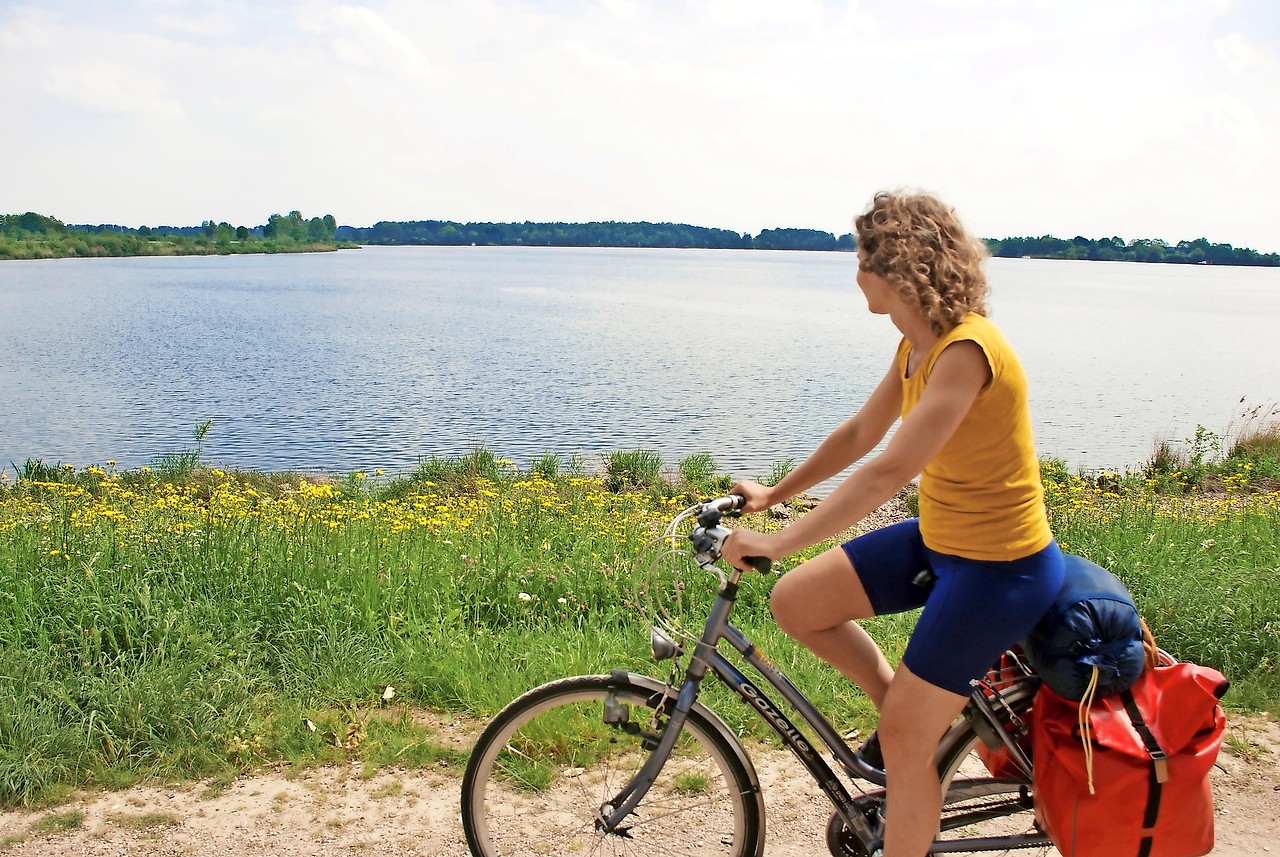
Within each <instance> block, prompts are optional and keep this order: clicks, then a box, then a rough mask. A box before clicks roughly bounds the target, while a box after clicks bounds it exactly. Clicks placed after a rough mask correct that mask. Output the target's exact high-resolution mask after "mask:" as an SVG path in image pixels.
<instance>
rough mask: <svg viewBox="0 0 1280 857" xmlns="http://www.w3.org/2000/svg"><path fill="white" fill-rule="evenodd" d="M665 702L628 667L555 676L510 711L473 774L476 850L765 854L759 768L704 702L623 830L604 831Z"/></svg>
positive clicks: (485, 856)
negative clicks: (609, 808)
mask: <svg viewBox="0 0 1280 857" xmlns="http://www.w3.org/2000/svg"><path fill="white" fill-rule="evenodd" d="M664 700H667V697H665V696H664V695H663V693H662V686H661V685H659V684H657V683H656V682H655V683H653V686H649V682H645V681H643V680H642V679H641V678H639V677H636V676H628V677H623V676H622V675H621V674H619V675H618V676H580V677H577V678H569V679H562V680H560V681H554V682H551V683H550V684H546V685H543V686H542V687H539V688H535V689H534V690H531V691H529V692H528V693H526V694H525V695H524V696H521V697H520V698H519V699H517V700H515V701H514V702H512V703H511V704H510V705H508V706H507V707H506V708H504V709H503V710H502V711H501V712H499V713H498V715H497V717H495V718H494V719H493V721H492V722H491V723H490V724H489V725H488V726H487V727H486V728H485V730H484V732H483V733H482V734H481V735H480V738H479V740H478V741H477V742H476V746H475V748H474V749H473V750H472V751H471V758H470V760H469V761H468V763H467V771H466V775H465V776H464V777H463V781H462V822H463V828H464V830H465V832H466V836H467V844H468V846H469V847H470V849H471V853H472V854H473V855H476V857H514V855H518V854H519V855H523V854H552V855H563V854H573V855H587V854H610V855H612V854H645V855H653V854H663V855H666V854H687V855H731V857H758V855H760V854H761V853H762V852H763V846H764V801H763V798H762V796H761V794H760V787H759V783H758V782H757V780H756V777H755V772H754V770H752V768H751V763H750V761H749V760H748V759H747V757H746V755H745V754H744V752H743V751H742V748H741V745H739V744H738V743H737V741H736V739H734V738H733V736H732V733H730V732H729V731H728V729H727V728H725V727H724V725H723V723H721V722H719V720H718V718H716V717H715V715H714V714H712V713H711V712H710V711H709V710H708V709H706V708H704V707H703V706H701V705H698V706H695V708H694V710H693V711H692V712H690V716H689V719H688V721H687V722H686V724H685V727H684V729H683V730H682V732H681V735H680V739H679V741H678V742H677V743H676V748H675V751H674V752H673V753H672V754H671V757H670V758H669V759H668V760H667V762H666V764H665V765H664V766H663V768H662V773H661V775H660V776H659V777H658V780H657V782H655V783H654V785H653V787H652V788H651V789H649V792H648V794H647V795H645V797H644V799H643V800H642V801H641V802H640V804H639V806H638V807H637V808H636V810H635V811H634V812H633V813H632V815H631V817H630V818H628V819H626V820H625V821H624V822H623V824H622V825H621V827H620V828H619V829H618V830H616V831H613V832H610V833H604V832H601V831H600V830H599V829H598V824H597V820H598V818H599V817H600V809H601V806H602V805H604V804H605V803H607V802H609V801H611V800H612V799H613V798H614V796H615V795H617V794H618V792H619V791H620V790H621V789H622V787H623V786H624V785H626V784H627V783H628V782H629V781H630V779H631V778H632V776H634V774H635V773H636V771H638V770H639V769H640V766H641V765H643V764H644V762H645V760H646V759H647V758H648V757H649V753H650V752H651V750H652V748H653V746H654V744H655V743H656V741H657V739H658V737H659V736H660V734H661V732H662V728H663V726H664V725H665V724H666V716H665V714H664V713H663V707H664V705H665V704H666V703H665V702H664ZM668 701H669V700H668Z"/></svg>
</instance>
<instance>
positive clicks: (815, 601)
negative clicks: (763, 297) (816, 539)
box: [769, 548, 873, 640]
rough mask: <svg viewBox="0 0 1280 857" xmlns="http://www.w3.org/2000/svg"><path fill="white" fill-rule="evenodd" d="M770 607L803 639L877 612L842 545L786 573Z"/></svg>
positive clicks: (790, 631) (782, 624) (789, 632)
mask: <svg viewBox="0 0 1280 857" xmlns="http://www.w3.org/2000/svg"><path fill="white" fill-rule="evenodd" d="M769 607H770V609H771V610H772V611H773V618H774V620H775V621H777V623H778V627H779V628H781V629H782V630H783V632H785V633H786V634H787V635H788V636H790V637H792V638H794V639H799V640H803V638H804V636H805V635H807V634H812V633H817V632H820V631H827V630H830V629H832V628H834V627H836V626H838V625H842V624H844V623H845V622H848V621H849V620H850V619H863V618H866V617H867V616H871V615H873V612H872V610H871V604H870V602H869V601H868V599H867V594H866V592H865V591H864V590H863V588H862V581H861V580H859V579H858V575H857V572H855V571H854V569H853V565H852V564H851V563H850V562H849V558H848V557H847V556H846V555H845V553H844V551H842V550H840V549H839V548H835V549H833V550H830V551H827V552H826V553H824V554H821V555H820V556H817V557H814V558H813V559H811V560H809V561H808V562H806V563H804V564H802V565H800V566H798V567H796V568H795V569H794V570H793V571H790V572H788V573H787V574H785V575H783V577H782V579H781V580H779V581H778V582H777V583H776V584H774V587H773V592H772V593H771V594H770V596H769Z"/></svg>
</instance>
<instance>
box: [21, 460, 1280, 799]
mask: <svg viewBox="0 0 1280 857" xmlns="http://www.w3.org/2000/svg"><path fill="white" fill-rule="evenodd" d="M1224 448H1225V449H1227V450H1228V453H1227V456H1226V457H1225V458H1221V459H1217V458H1213V459H1208V460H1206V461H1204V462H1202V464H1203V465H1204V466H1205V467H1206V478H1205V480H1204V484H1206V485H1208V484H1212V485H1213V486H1215V487H1214V488H1212V490H1206V489H1205V488H1203V487H1201V488H1196V487H1195V486H1192V485H1189V484H1186V483H1184V482H1183V481H1181V479H1180V477H1175V476H1173V473H1175V472H1176V470H1171V471H1169V474H1170V475H1169V479H1168V480H1165V481H1163V482H1162V481H1161V480H1160V479H1157V478H1155V477H1153V476H1151V475H1150V474H1147V473H1133V474H1070V473H1068V472H1067V471H1066V468H1065V467H1063V466H1062V465H1061V463H1060V462H1053V461H1051V460H1049V461H1046V462H1045V466H1044V474H1045V482H1046V485H1047V490H1048V496H1049V503H1050V508H1051V514H1052V516H1053V523H1054V527H1055V531H1056V532H1057V533H1058V536H1059V538H1060V540H1061V541H1062V543H1063V544H1064V547H1066V548H1067V549H1068V550H1071V551H1074V552H1077V553H1081V554H1084V555H1086V556H1088V557H1090V558H1091V559H1093V560H1095V561H1097V562H1099V563H1102V564H1103V565H1106V566H1108V567H1110V568H1112V569H1113V570H1114V571H1115V572H1116V573H1117V574H1118V575H1119V576H1120V577H1121V578H1122V579H1124V580H1125V581H1126V583H1128V584H1129V586H1130V587H1131V589H1132V590H1133V592H1134V595H1135V597H1136V599H1137V600H1138V602H1139V606H1140V607H1141V608H1142V610H1143V612H1144V614H1145V615H1146V616H1147V618H1148V620H1149V621H1150V622H1151V624H1152V627H1153V630H1154V632H1155V634H1156V636H1157V638H1158V640H1159V641H1160V643H1161V644H1162V645H1164V647H1165V648H1167V649H1169V650H1170V651H1172V652H1174V653H1175V654H1176V655H1178V656H1180V657H1183V658H1188V659H1192V660H1196V661H1199V662H1202V663H1205V664H1209V665H1212V666H1216V667H1218V668H1220V669H1223V670H1224V672H1226V673H1227V674H1228V676H1229V677H1231V678H1232V680H1233V682H1234V683H1235V689H1234V690H1233V692H1232V694H1231V696H1230V697H1228V702H1230V703H1231V704H1233V705H1236V706H1241V707H1253V708H1269V709H1272V710H1276V709H1277V708H1278V707H1280V704H1278V701H1280V682H1278V681H1277V679H1276V669H1277V664H1278V663H1280V616H1278V615H1277V614H1278V610H1280V608H1278V607H1277V605H1280V541H1278V540H1277V527H1278V522H1280V493H1278V492H1277V491H1276V487H1277V486H1276V485H1275V483H1274V482H1270V481H1268V480H1269V479H1270V478H1271V477H1269V476H1268V477H1262V476H1259V475H1258V474H1260V473H1262V472H1263V471H1266V470H1267V469H1268V468H1274V467H1275V464H1276V462H1275V458H1274V455H1273V454H1271V453H1268V452H1266V451H1265V449H1264V450H1263V451H1258V449H1257V448H1254V447H1250V448H1248V450H1247V452H1244V453H1240V454H1239V455H1237V454H1236V452H1235V451H1234V446H1232V445H1224ZM1269 456H1270V457H1269ZM15 471H16V473H17V478H16V479H15V480H13V481H9V480H7V479H0V803H3V804H15V803H33V802H39V801H46V800H51V799H56V798H57V797H58V796H59V795H61V794H63V793H65V792H66V790H68V789H71V788H76V787H80V786H85V785H90V786H95V785H96V786H106V787H115V786H121V785H126V784H129V783H132V782H135V781H138V780H141V779H156V778H163V779H173V778H183V777H196V776H199V777H208V778H212V779H213V780H214V781H215V782H224V781H226V779H228V778H229V777H231V776H233V775H234V774H235V773H236V772H238V771H241V770H245V769H249V768H252V767H254V766H256V765H259V764H263V763H265V762H268V761H277V760H285V761H288V762H292V763H294V764H309V763H315V762H326V761H333V760H340V759H349V758H353V757H354V758H358V759H362V760H364V762H365V763H366V764H367V765H370V766H377V765H383V764H406V765H413V764H437V763H439V762H440V761H442V760H443V761H444V762H445V763H446V764H452V765H455V766H456V765H458V764H460V761H461V760H460V758H459V754H457V753H456V752H453V751H451V750H448V749H447V748H443V747H440V746H437V745H436V744H435V743H433V741H432V740H431V737H430V735H429V734H428V733H426V732H424V731H423V729H422V727H420V726H417V725H415V720H414V718H413V717H412V716H411V712H412V711H413V710H415V709H417V708H424V707H425V708H434V709H443V710H448V711H452V712H462V713H474V714H476V715H479V716H484V715H487V714H489V713H491V712H493V711H495V710H496V709H498V708H499V707H501V706H502V705H504V704H505V703H506V702H508V701H509V700H510V699H511V698H513V697H515V696H516V695H518V694H519V693H521V692H523V691H524V690H526V689H528V688H529V687H532V686H533V685H535V684H538V683H540V682H542V681H545V680H549V679H551V678H556V677H560V676H564V675H571V674H577V673H598V672H601V671H604V670H607V669H609V668H613V667H623V668H629V669H633V670H636V671H640V672H647V673H649V674H651V675H658V676H663V677H665V670H666V666H665V665H664V666H662V667H657V666H655V665H653V664H652V663H651V662H650V659H649V656H648V628H647V622H646V620H645V619H644V617H643V616H642V614H641V608H642V607H643V606H645V605H644V598H641V597H639V596H638V592H637V585H636V583H637V580H641V581H643V580H645V578H643V576H642V575H638V573H637V572H638V571H640V570H641V569H643V568H645V567H646V565H645V562H646V560H647V559H648V558H650V557H651V556H652V555H653V554H652V549H653V548H652V546H653V537H654V536H655V534H656V533H658V532H659V531H660V529H661V527H662V526H663V525H664V524H665V523H666V522H667V521H669V520H670V519H671V517H672V516H673V515H674V514H675V512H676V511H677V510H678V509H680V508H682V507H683V506H684V505H686V504H687V503H689V502H692V501H693V500H694V499H697V498H698V497H701V496H705V495H707V494H708V493H716V492H717V491H719V490H723V487H724V486H725V483H726V479H725V477H723V476H720V475H717V474H716V473H715V467H714V462H713V461H711V460H710V459H709V456H708V457H702V456H694V457H690V458H689V459H685V460H684V461H682V462H680V464H679V466H678V467H677V468H676V469H675V475H674V476H672V477H670V478H668V477H666V476H664V475H663V472H664V471H663V467H662V463H661V460H660V459H658V457H657V456H656V454H653V453H625V454H619V455H618V456H616V457H608V458H607V459H606V461H605V472H604V473H603V474H602V475H600V476H591V475H587V474H586V470H585V468H584V467H583V465H582V462H581V461H580V460H570V461H569V462H563V461H561V460H560V459H559V458H558V457H555V456H554V455H544V456H541V457H539V458H538V459H537V460H535V462H534V463H533V464H532V466H531V467H530V468H529V469H527V470H521V469H520V468H518V467H516V466H515V465H514V464H513V463H512V462H511V461H509V460H507V459H502V458H499V457H497V456H496V455H494V454H492V453H490V452H488V451H486V450H475V451H474V452H473V453H471V454H469V455H466V456H462V457H459V458H448V459H440V458H431V459H426V460H424V461H422V462H420V463H419V466H418V467H417V468H416V469H415V470H414V471H412V472H411V473H410V474H408V475H407V476H404V477H400V478H395V479H386V478H383V477H382V476H381V475H380V474H377V473H374V474H372V475H369V474H363V473H356V474H350V475H349V476H347V477H344V478H340V479H319V478H314V477H311V478H308V477H303V476H300V475H297V474H260V473H239V472H227V471H223V470H219V469H214V468H209V467H206V466H203V465H196V466H194V467H193V468H192V469H191V471H190V472H189V473H186V474H185V475H183V474H182V473H180V472H178V471H177V470H175V469H169V470H163V471H162V470H159V469H157V468H154V467H152V468H143V469H141V470H138V471H128V472H116V471H115V470H114V468H113V466H111V465H108V466H107V467H106V468H105V469H104V468H99V467H89V468H85V469H81V470H76V469H75V468H70V467H67V466H64V465H55V466H52V467H46V466H44V465H43V464H41V463H40V462H28V463H27V465H26V466H25V467H23V468H21V469H19V468H16V467H15ZM1185 472H1186V471H1185V470H1184V471H1183V473H1184V474H1185ZM1268 472H1269V471H1268ZM610 486H612V487H614V488H616V489H618V490H610ZM743 524H744V525H746V526H752V527H757V528H767V527H775V526H778V525H779V524H778V522H777V521H775V520H774V519H773V518H772V517H770V516H768V515H758V516H753V517H751V518H748V519H745V520H744V521H743ZM821 548H822V546H819V547H817V548H814V549H811V550H810V551H809V552H807V554H806V556H807V555H812V554H813V553H815V552H817V551H818V550H821ZM804 558H805V557H803V556H800V557H790V558H787V559H786V560H784V561H783V562H781V563H779V566H780V567H781V568H782V569H783V570H785V569H786V568H790V567H793V566H794V565H795V564H796V563H798V562H799V561H801V560H802V559H804ZM770 584H771V580H770V579H769V578H759V577H755V576H751V577H749V578H747V580H746V583H745V585H744V587H743V593H742V596H741V599H740V602H739V608H738V611H737V612H736V613H735V621H736V622H737V623H738V624H739V625H740V626H741V627H742V628H743V629H744V631H746V632H747V633H748V634H749V635H750V636H751V637H752V638H753V639H754V640H755V641H756V642H757V643H758V644H759V645H760V647H761V648H762V649H763V650H764V651H766V652H767V653H768V654H769V657H770V658H771V659H772V660H774V661H775V662H777V663H779V664H781V665H782V666H783V667H784V669H786V670H787V672H788V673H789V674H791V675H792V677H793V678H794V679H795V680H796V682H797V684H799V685H800V686H801V687H802V688H804V689H805V691H806V693H809V694H811V697H812V698H813V699H814V700H815V701H816V702H817V703H818V704H819V706H820V707H822V708H823V709H824V710H826V711H828V712H829V713H830V714H831V715H832V716H833V719H835V721H836V725H837V727H838V728H840V729H842V730H844V731H850V730H854V729H857V730H865V729H866V728H869V726H870V724H871V722H872V719H871V718H872V711H871V709H870V706H869V705H868V704H867V703H866V702H865V700H863V699H862V698H861V696H860V695H859V694H858V692H857V691H856V690H855V689H854V688H853V687H852V686H851V685H850V684H849V683H848V682H847V681H845V680H844V679H843V678H841V677H840V676H838V674H836V673H835V672H834V671H832V670H831V669H829V668H827V667H826V666H824V665H822V664H821V663H819V662H818V661H817V660H816V659H815V658H813V657H812V656H811V655H809V654H808V653H806V652H804V651H803V650H801V649H800V648H799V647H797V646H796V645H795V644H793V643H792V642H791V641H789V640H787V639H786V638H785V637H784V636H783V635H782V634H781V633H780V632H779V631H778V630H777V629H776V627H775V626H774V624H773V622H772V620H771V618H770V616H769V612H768V591H769V587H770ZM710 585H711V584H710V583H709V582H708V579H707V578H698V579H697V580H694V579H692V578H691V579H690V581H689V586H691V587H694V588H695V589H696V587H698V586H703V587H704V588H706V587H709V586H710ZM641 588H644V587H641ZM655 594H657V596H658V597H659V598H661V597H664V596H662V595H661V593H660V592H658V591H657V590H655V589H653V587H650V591H649V592H648V593H647V594H646V596H645V597H647V598H648V599H649V600H650V601H651V600H652V598H653V597H654V596H655ZM708 594H709V592H704V593H703V596H702V597H706V596H707V595H708ZM913 621H914V616H913V615H907V616H901V617H888V618H883V619H878V620H875V621H874V622H873V623H872V624H871V630H872V633H873V634H874V635H875V636H876V637H877V639H879V640H880V641H881V642H882V644H883V645H884V646H885V648H886V650H887V652H888V654H889V656H890V658H891V659H895V658H896V657H897V656H898V654H899V653H900V652H901V649H902V646H903V645H904V643H905V640H906V637H907V634H908V633H909V631H910V628H911V625H912V622H913ZM708 693H710V694H711V697H710V700H711V701H712V703H713V704H716V705H717V708H718V710H719V711H720V712H721V714H722V715H723V716H725V717H726V719H728V720H729V721H730V723H731V725H732V726H733V727H734V728H736V729H739V730H742V731H744V732H750V733H751V734H756V735H763V732H762V731H760V730H761V727H760V726H759V724H758V723H757V722H756V721H755V720H754V719H753V718H752V716H751V715H750V713H749V712H748V711H746V710H745V709H744V708H743V707H742V706H740V705H738V704H737V703H736V702H734V701H732V700H726V699H724V698H723V695H722V694H721V692H720V691H717V690H715V689H714V688H708Z"/></svg>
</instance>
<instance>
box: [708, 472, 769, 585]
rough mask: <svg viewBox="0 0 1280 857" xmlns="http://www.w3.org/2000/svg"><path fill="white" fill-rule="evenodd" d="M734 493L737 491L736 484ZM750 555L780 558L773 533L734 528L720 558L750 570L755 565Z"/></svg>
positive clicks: (736, 566)
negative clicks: (750, 559)
mask: <svg viewBox="0 0 1280 857" xmlns="http://www.w3.org/2000/svg"><path fill="white" fill-rule="evenodd" d="M734 493H738V492H737V488H736V486H735V489H734ZM748 557H750V558H752V559H757V558H759V557H764V558H765V559H769V560H775V559H777V558H778V553H777V548H776V547H774V537H773V535H771V534H766V533H757V532H755V531H754V530H734V531H733V532H732V533H731V534H730V535H729V537H728V538H727V539H725V540H724V544H722V545H721V546H720V558H721V559H724V560H726V561H728V563H729V564H730V565H732V566H733V567H734V568H740V569H742V570H743V571H750V570H751V569H752V568H753V567H754V566H753V563H752V562H750V561H749V560H748Z"/></svg>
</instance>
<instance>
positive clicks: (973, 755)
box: [930, 682, 1052, 854]
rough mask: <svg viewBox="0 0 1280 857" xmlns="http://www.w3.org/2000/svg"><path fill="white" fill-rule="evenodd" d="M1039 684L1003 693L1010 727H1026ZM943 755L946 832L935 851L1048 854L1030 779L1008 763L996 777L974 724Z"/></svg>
mask: <svg viewBox="0 0 1280 857" xmlns="http://www.w3.org/2000/svg"><path fill="white" fill-rule="evenodd" d="M1035 691H1036V685H1035V684H1034V683H1032V682H1023V683H1021V684H1019V685H1018V686H1016V687H1013V688H1011V689H1009V690H1006V691H1003V693H1002V696H1003V705H1002V707H1001V710H1002V712H1003V714H1004V717H1003V718H1002V719H1004V720H1005V721H1006V722H1005V723H1004V724H1003V725H1004V727H1005V728H1006V729H1014V730H1017V729H1022V728H1025V725H1026V718H1027V715H1028V714H1029V712H1030V711H1031V703H1032V701H1033V699H1034V698H1035ZM944 743H945V745H946V746H945V747H944V749H943V750H942V751H941V752H940V754H939V759H938V773H939V774H940V776H941V779H942V789H943V795H944V797H943V807H942V832H941V834H940V835H939V838H938V842H936V843H935V844H934V848H933V849H932V850H931V851H930V853H931V854H978V853H982V854H992V853H994V854H1004V853H1014V852H1016V853H1019V854H1026V853H1027V852H1028V851H1030V852H1033V853H1034V852H1039V853H1041V854H1044V853H1048V851H1049V849H1050V848H1051V847H1052V843H1051V842H1050V841H1049V838H1048V837H1047V836H1045V835H1044V834H1043V833H1041V832H1040V831H1039V829H1038V828H1037V827H1036V824H1035V807H1034V804H1033V802H1032V799H1031V778H1030V777H1029V776H1027V775H1025V774H1023V773H1022V772H1020V771H1016V770H1010V769H1009V767H1008V766H1006V768H1005V770H1002V771H1000V772H999V773H1000V776H998V777H997V776H993V775H992V774H991V772H990V771H989V770H988V769H987V765H986V764H984V762H983V761H982V759H981V758H980V757H979V755H978V750H979V748H980V746H981V745H982V739H981V738H980V737H979V735H978V732H976V731H974V729H973V727H972V726H969V727H967V728H964V729H961V730H959V731H957V732H956V733H955V734H954V735H953V736H952V740H951V741H950V742H944Z"/></svg>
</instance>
